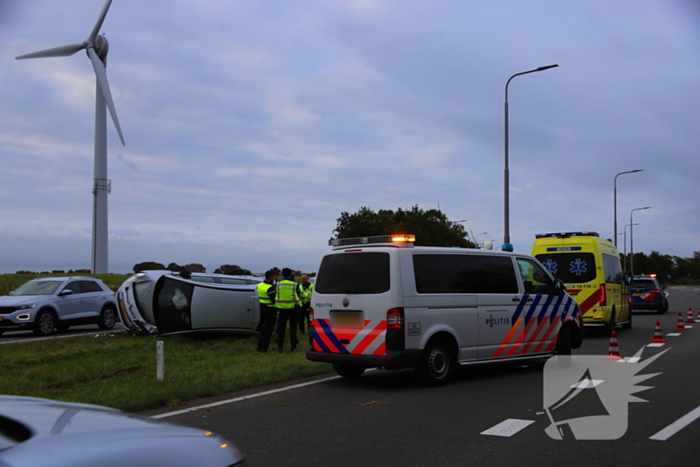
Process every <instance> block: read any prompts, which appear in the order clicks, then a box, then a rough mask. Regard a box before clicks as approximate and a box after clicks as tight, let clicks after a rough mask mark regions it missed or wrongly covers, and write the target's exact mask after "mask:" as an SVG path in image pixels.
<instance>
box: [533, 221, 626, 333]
mask: <svg viewBox="0 0 700 467" xmlns="http://www.w3.org/2000/svg"><path fill="white" fill-rule="evenodd" d="M532 256H534V257H535V258H537V259H538V260H539V261H540V262H541V263H542V264H543V265H544V267H545V268H547V270H548V271H549V272H550V273H551V274H552V275H553V276H554V277H555V278H557V279H561V280H562V281H563V282H564V284H566V289H567V292H569V294H571V295H572V296H573V297H574V298H575V299H576V301H577V302H578V304H579V307H580V308H581V316H582V320H583V325H584V326H586V327H598V328H601V329H603V330H605V331H606V332H610V331H612V330H613V329H615V327H616V326H617V325H622V327H623V328H627V329H629V328H630V327H632V312H631V307H630V302H629V291H628V288H627V285H626V283H625V280H624V277H623V274H622V269H621V267H620V254H619V252H618V251H617V248H616V247H615V245H614V244H613V243H612V242H611V241H610V240H606V239H604V238H600V236H599V235H598V233H597V232H554V233H545V234H538V235H536V236H535V243H534V244H533V245H532Z"/></svg>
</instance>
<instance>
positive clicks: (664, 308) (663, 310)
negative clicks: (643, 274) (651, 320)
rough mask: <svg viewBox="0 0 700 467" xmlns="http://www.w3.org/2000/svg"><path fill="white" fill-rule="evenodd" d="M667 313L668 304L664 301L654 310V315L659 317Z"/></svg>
mask: <svg viewBox="0 0 700 467" xmlns="http://www.w3.org/2000/svg"><path fill="white" fill-rule="evenodd" d="M667 311H668V302H667V301H666V300H664V302H663V303H662V304H661V305H659V308H658V309H657V310H656V313H657V314H659V315H663V314H664V313H666V312H667Z"/></svg>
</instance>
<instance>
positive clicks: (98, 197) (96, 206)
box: [16, 0, 124, 274]
mask: <svg viewBox="0 0 700 467" xmlns="http://www.w3.org/2000/svg"><path fill="white" fill-rule="evenodd" d="M111 4H112V0H106V1H105V4H104V6H103V7H102V11H101V12H100V16H99V17H98V18H97V22H96V23H95V27H94V28H93V29H92V32H91V33H90V35H89V36H88V38H87V39H85V40H84V41H83V42H81V43H78V44H70V45H63V46H61V47H55V48H53V49H46V50H42V51H39V52H34V53H31V54H27V55H20V56H19V57H16V58H17V60H22V59H25V58H44V57H68V56H70V55H73V54H75V53H77V52H79V51H81V50H83V49H85V51H86V52H87V56H88V57H89V58H90V61H91V62H92V68H93V69H94V70H95V81H96V83H97V84H96V90H95V168H94V180H93V185H92V194H93V208H92V265H91V268H90V269H91V271H92V272H93V273H94V274H105V273H108V272H109V248H108V244H107V232H108V228H107V227H108V219H107V195H108V194H109V192H110V191H111V181H110V180H109V178H107V109H109V113H110V115H111V116H112V121H113V122H114V126H115V128H116V129H117V133H118V134H119V139H120V140H121V142H122V145H124V136H123V135H122V130H121V127H120V126H119V119H118V118H117V111H116V110H115V108H114V102H113V101H112V94H111V92H110V90H109V83H108V81H107V71H106V67H107V52H108V51H109V43H108V42H107V39H106V38H105V37H104V36H100V35H98V34H99V32H100V28H102V23H103V22H104V20H105V16H107V11H108V10H109V6H110V5H111Z"/></svg>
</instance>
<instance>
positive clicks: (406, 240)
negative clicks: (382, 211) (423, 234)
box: [391, 235, 416, 243]
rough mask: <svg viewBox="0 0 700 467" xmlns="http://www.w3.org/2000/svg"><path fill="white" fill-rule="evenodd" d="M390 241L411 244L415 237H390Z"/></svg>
mask: <svg viewBox="0 0 700 467" xmlns="http://www.w3.org/2000/svg"><path fill="white" fill-rule="evenodd" d="M391 241H392V242H394V243H412V242H415V241H416V236H415V235H392V236H391Z"/></svg>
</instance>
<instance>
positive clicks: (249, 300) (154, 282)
mask: <svg viewBox="0 0 700 467" xmlns="http://www.w3.org/2000/svg"><path fill="white" fill-rule="evenodd" d="M262 280H263V279H262V278H260V277H254V276H228V275H224V274H204V273H184V274H183V273H176V272H172V271H142V272H139V273H136V274H134V275H133V276H131V277H130V278H128V279H127V280H125V281H124V283H123V284H122V285H121V286H120V287H119V290H118V291H117V302H118V304H119V317H120V319H121V321H122V324H123V325H124V327H125V328H126V330H127V331H128V332H130V333H131V334H140V335H153V334H169V333H175V332H187V331H200V330H235V331H255V330H256V329H257V327H258V324H259V322H260V310H259V305H258V300H257V294H256V292H255V289H256V286H257V284H258V283H259V282H261V281H262Z"/></svg>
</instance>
